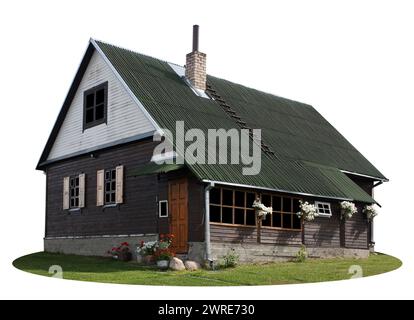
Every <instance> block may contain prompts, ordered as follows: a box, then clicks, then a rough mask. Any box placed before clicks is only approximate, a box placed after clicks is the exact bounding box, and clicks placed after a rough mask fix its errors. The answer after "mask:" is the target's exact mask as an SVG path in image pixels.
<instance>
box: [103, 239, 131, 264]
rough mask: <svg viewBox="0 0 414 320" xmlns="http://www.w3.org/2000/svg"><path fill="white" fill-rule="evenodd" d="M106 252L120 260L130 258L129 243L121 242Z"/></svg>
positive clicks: (128, 259)
mask: <svg viewBox="0 0 414 320" xmlns="http://www.w3.org/2000/svg"><path fill="white" fill-rule="evenodd" d="M108 253H109V254H110V255H111V256H112V258H113V259H117V260H120V261H130V260H131V259H132V253H131V251H130V250H129V243H128V242H122V243H121V245H120V246H118V247H114V248H112V249H111V250H110V251H108Z"/></svg>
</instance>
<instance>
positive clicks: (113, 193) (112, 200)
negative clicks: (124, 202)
mask: <svg viewBox="0 0 414 320" xmlns="http://www.w3.org/2000/svg"><path fill="white" fill-rule="evenodd" d="M111 202H115V192H112V193H111Z"/></svg>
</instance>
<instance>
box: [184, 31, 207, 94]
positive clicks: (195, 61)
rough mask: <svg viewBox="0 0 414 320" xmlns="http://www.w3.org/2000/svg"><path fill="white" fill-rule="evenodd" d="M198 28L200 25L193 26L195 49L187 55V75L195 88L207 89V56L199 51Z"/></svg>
mask: <svg viewBox="0 0 414 320" xmlns="http://www.w3.org/2000/svg"><path fill="white" fill-rule="evenodd" d="M198 29H199V27H198V25H194V26H193V51H192V52H190V53H189V54H187V56H186V64H185V77H186V78H187V79H188V81H190V83H191V84H192V85H193V86H194V88H196V89H198V90H202V91H205V90H206V82H207V73H206V59H207V56H206V54H205V53H202V52H200V51H198Z"/></svg>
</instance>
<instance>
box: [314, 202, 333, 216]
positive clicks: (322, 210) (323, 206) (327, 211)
mask: <svg viewBox="0 0 414 320" xmlns="http://www.w3.org/2000/svg"><path fill="white" fill-rule="evenodd" d="M315 206H316V209H317V210H318V214H319V216H322V217H330V216H332V210H331V204H330V203H329V202H315Z"/></svg>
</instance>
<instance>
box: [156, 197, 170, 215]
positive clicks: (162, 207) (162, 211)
mask: <svg viewBox="0 0 414 320" xmlns="http://www.w3.org/2000/svg"><path fill="white" fill-rule="evenodd" d="M158 215H159V217H160V218H167V217H168V200H161V201H160V202H159V203H158Z"/></svg>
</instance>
